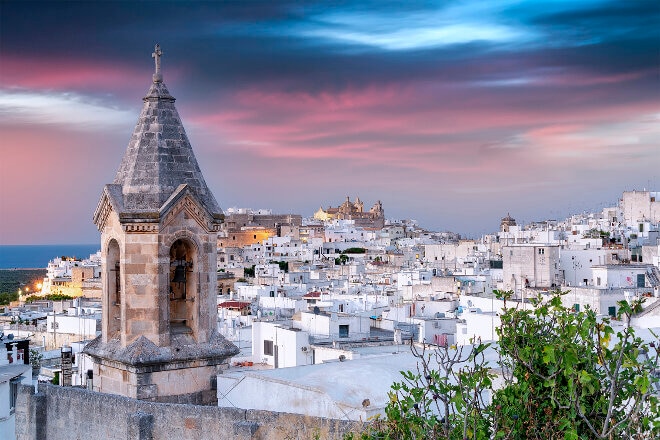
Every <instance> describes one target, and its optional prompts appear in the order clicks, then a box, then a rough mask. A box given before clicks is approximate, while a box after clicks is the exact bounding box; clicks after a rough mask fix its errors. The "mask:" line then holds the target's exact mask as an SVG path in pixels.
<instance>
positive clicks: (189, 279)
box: [169, 238, 197, 336]
mask: <svg viewBox="0 0 660 440" xmlns="http://www.w3.org/2000/svg"><path fill="white" fill-rule="evenodd" d="M196 263H197V248H196V246H195V245H194V243H192V242H191V241H190V240H188V239H186V238H179V239H177V240H176V241H175V242H174V243H173V244H172V246H171V247H170V274H169V281H170V283H169V321H170V332H171V333H172V334H177V333H191V334H192V333H194V331H193V330H194V328H195V327H194V319H195V308H194V305H195V299H196V298H197V275H196V274H197V271H196V266H197V264H196ZM193 336H194V335H193Z"/></svg>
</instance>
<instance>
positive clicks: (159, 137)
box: [113, 46, 222, 218]
mask: <svg viewBox="0 0 660 440" xmlns="http://www.w3.org/2000/svg"><path fill="white" fill-rule="evenodd" d="M161 54H162V52H160V48H159V47H158V46H156V51H155V52H154V54H153V56H154V58H155V59H156V73H155V74H154V75H153V83H152V84H151V87H150V88H149V91H148V92H147V95H146V96H145V97H144V98H143V101H144V105H143V107H142V112H141V113H140V117H139V119H138V122H137V124H136V125H135V130H133V135H132V136H131V140H130V141H129V143H128V148H127V149H126V153H124V157H123V159H122V161H121V165H120V166H119V170H118V171H117V174H116V176H115V179H114V182H113V183H114V184H116V185H121V192H122V195H123V197H122V198H123V210H124V212H134V213H141V212H144V213H146V212H157V211H158V210H159V209H160V208H161V207H162V206H163V204H164V203H165V202H166V201H167V200H168V198H169V197H170V196H171V195H172V194H173V193H174V191H175V190H176V189H177V188H178V187H179V185H181V184H186V185H188V188H189V189H190V190H191V191H192V192H193V194H194V195H195V196H196V197H197V198H198V199H199V201H200V202H201V203H202V205H203V206H204V207H205V208H206V210H207V211H208V212H209V214H211V215H212V216H213V217H216V218H217V217H219V216H221V215H222V210H221V209H220V207H219V206H218V203H217V202H216V200H215V198H214V197H213V194H212V193H211V191H210V190H209V188H208V186H206V182H205V181H204V176H203V175H202V172H201V170H200V169H199V165H198V163H197V159H195V154H194V153H193V149H192V146H191V145H190V141H189V140H188V136H187V135H186V131H185V130H184V128H183V124H182V123H181V118H180V117H179V113H178V112H177V110H176V107H175V106H174V101H175V99H174V97H173V96H172V95H170V92H169V91H168V90H167V87H166V86H165V84H164V83H163V79H162V74H161V73H160V55H161Z"/></svg>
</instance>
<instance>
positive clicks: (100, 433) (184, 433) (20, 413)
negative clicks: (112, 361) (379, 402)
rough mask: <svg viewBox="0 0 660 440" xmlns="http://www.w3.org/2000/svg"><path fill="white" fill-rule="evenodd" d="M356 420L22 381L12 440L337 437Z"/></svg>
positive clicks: (351, 426)
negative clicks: (165, 400)
mask: <svg viewBox="0 0 660 440" xmlns="http://www.w3.org/2000/svg"><path fill="white" fill-rule="evenodd" d="M361 427H362V425H361V424H360V423H355V422H349V421H343V420H330V419H324V418H320V417H309V416H303V415H297V414H287V413H277V412H269V411H256V410H244V409H238V408H218V407H213V406H197V405H181V404H169V403H153V402H145V401H140V400H135V399H130V398H127V397H123V396H115V395H111V394H103V393H97V392H93V391H88V390H86V389H83V388H76V387H58V386H55V385H50V384H40V386H39V392H38V393H35V392H34V388H33V387H31V386H22V387H20V389H19V397H18V402H17V406H16V438H17V440H45V439H48V440H58V439H89V438H92V439H106V438H108V439H110V438H112V439H134V440H204V439H220V438H222V439H237V440H243V439H246V440H247V439H255V440H261V439H264V440H265V439H274V440H277V439H289V438H295V439H301V440H304V439H314V438H321V439H341V438H342V437H343V435H344V434H345V433H347V432H350V431H351V430H354V431H357V430H359V429H360V428H361Z"/></svg>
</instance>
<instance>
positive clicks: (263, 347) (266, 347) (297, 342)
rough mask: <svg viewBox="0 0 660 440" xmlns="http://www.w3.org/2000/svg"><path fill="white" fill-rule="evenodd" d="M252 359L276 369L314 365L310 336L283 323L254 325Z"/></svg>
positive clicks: (257, 323) (256, 322)
mask: <svg viewBox="0 0 660 440" xmlns="http://www.w3.org/2000/svg"><path fill="white" fill-rule="evenodd" d="M252 358H253V359H254V362H262V363H265V364H268V365H271V366H273V367H274V368H287V367H297V366H300V365H310V364H313V363H314V359H313V353H312V349H311V348H310V346H309V334H308V333H307V332H305V331H302V330H300V329H297V328H293V327H291V326H286V325H285V324H284V323H281V322H279V323H278V322H264V321H254V322H253V323H252Z"/></svg>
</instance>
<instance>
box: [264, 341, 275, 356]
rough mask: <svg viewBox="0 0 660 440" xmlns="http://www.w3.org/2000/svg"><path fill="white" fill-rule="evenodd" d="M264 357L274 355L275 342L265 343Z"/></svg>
mask: <svg viewBox="0 0 660 440" xmlns="http://www.w3.org/2000/svg"><path fill="white" fill-rule="evenodd" d="M264 355H265V356H272V355H273V341H264Z"/></svg>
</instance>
